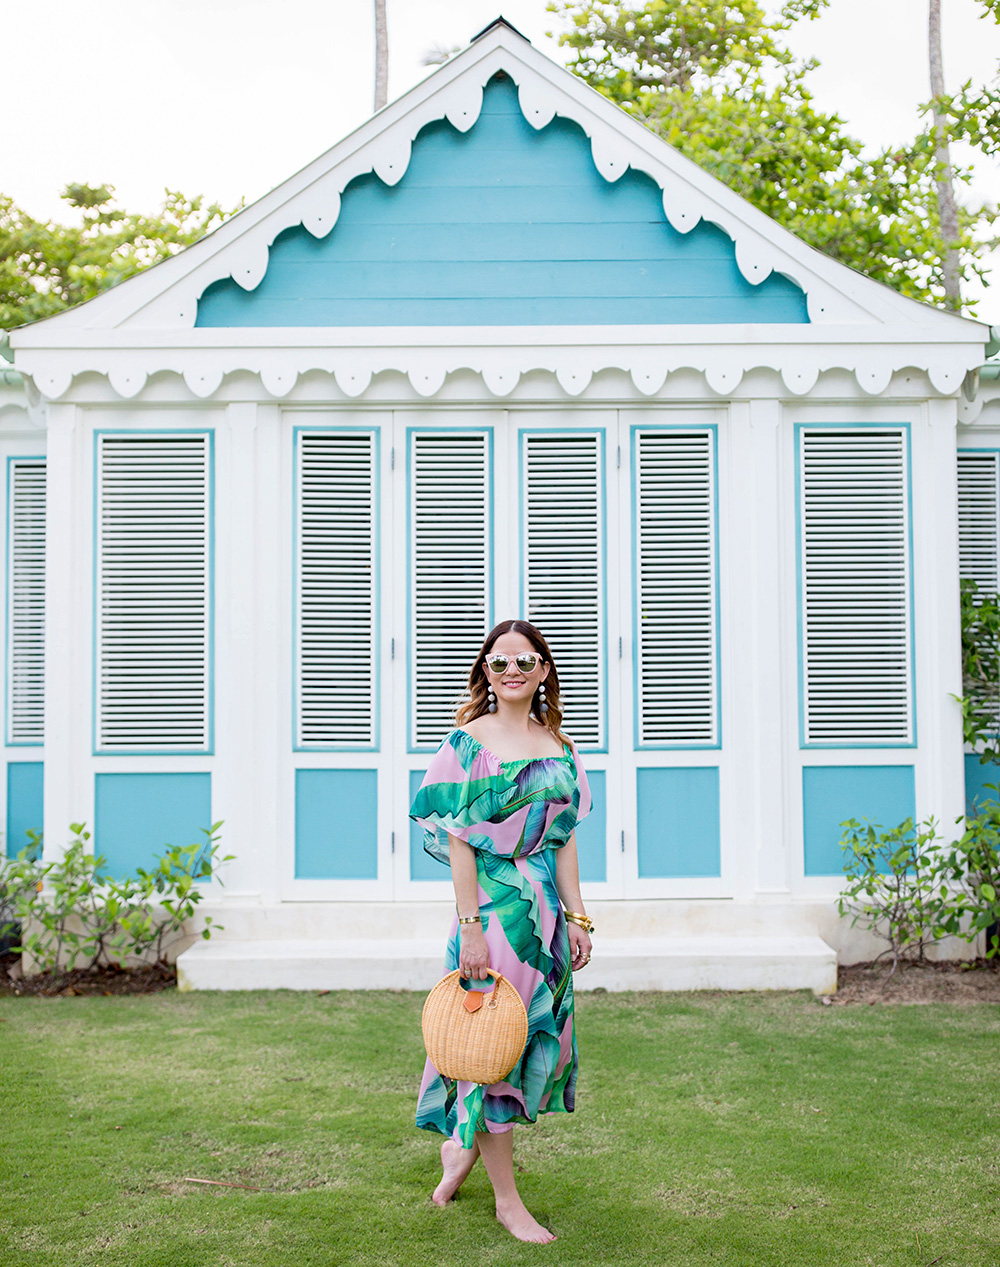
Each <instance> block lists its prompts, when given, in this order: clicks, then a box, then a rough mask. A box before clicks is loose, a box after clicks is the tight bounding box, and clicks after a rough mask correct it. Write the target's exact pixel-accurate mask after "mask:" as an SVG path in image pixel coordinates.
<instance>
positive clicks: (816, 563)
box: [800, 428, 912, 744]
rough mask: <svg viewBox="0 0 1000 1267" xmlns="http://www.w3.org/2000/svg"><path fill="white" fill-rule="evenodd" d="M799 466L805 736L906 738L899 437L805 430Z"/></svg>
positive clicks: (904, 536)
mask: <svg viewBox="0 0 1000 1267" xmlns="http://www.w3.org/2000/svg"><path fill="white" fill-rule="evenodd" d="M800 464H801V469H800V480H801V490H802V493H801V534H802V535H801V565H802V608H801V622H802V623H801V628H802V656H803V686H804V695H805V698H804V701H803V706H804V738H805V742H806V743H822V744H836V743H875V744H878V743H906V742H909V740H910V738H911V720H910V719H911V711H912V710H911V685H910V580H909V544H908V542H909V526H908V523H907V473H906V437H905V433H904V432H903V431H902V430H875V429H871V430H869V429H866V430H863V431H862V430H858V431H852V430H850V429H849V428H843V429H830V430H820V429H815V430H813V429H804V430H803V432H802V442H801V448H800Z"/></svg>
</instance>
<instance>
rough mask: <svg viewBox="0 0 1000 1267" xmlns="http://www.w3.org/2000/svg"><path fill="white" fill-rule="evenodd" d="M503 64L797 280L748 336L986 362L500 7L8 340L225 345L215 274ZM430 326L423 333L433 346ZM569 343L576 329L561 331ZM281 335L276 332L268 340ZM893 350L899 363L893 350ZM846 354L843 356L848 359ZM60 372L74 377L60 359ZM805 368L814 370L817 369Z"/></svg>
mask: <svg viewBox="0 0 1000 1267" xmlns="http://www.w3.org/2000/svg"><path fill="white" fill-rule="evenodd" d="M500 72H504V73H506V75H508V76H509V77H510V79H511V80H513V82H514V84H515V85H516V88H517V100H518V104H519V106H520V110H521V112H522V113H523V115H524V118H525V119H526V120H527V122H528V123H529V124H530V125H531V127H532V128H534V129H536V130H539V129H542V128H544V127H545V126H546V125H547V124H549V123H550V122H551V121H552V120H553V118H555V116H556V115H559V116H561V117H563V118H565V119H569V120H571V121H573V122H574V123H576V124H578V125H579V127H581V128H582V129H583V131H584V132H585V133H586V135H587V137H588V138H589V140H590V150H591V156H592V159H593V162H594V165H595V167H596V169H597V171H598V172H599V173H600V175H601V176H602V177H603V178H604V179H605V180H606V181H608V182H615V181H617V180H619V179H620V178H621V177H622V176H623V175H624V174H625V172H626V171H628V170H629V169H632V170H633V171H638V172H642V173H645V174H646V175H647V176H649V177H651V178H652V180H653V181H655V182H656V184H657V185H658V186H659V187H660V189H661V191H662V199H663V209H664V213H665V215H666V218H667V220H668V221H669V223H670V225H672V226H673V228H674V229H675V230H677V231H678V232H679V233H681V234H686V233H689V232H690V231H691V230H692V229H694V228H695V226H697V225H698V224H700V223H701V222H702V221H705V222H707V223H709V224H712V225H715V226H717V227H718V228H719V229H721V230H722V231H723V232H724V233H725V234H727V235H728V236H729V238H730V239H731V240H732V242H733V244H734V249H735V259H736V263H737V265H738V268H739V271H740V272H741V273H742V275H743V277H744V278H746V279H747V281H748V282H750V283H751V284H752V285H758V284H759V283H761V282H763V281H764V280H765V279H766V278H768V277H769V276H770V275H771V274H772V272H778V273H780V274H782V275H784V276H785V277H787V278H789V279H791V281H793V282H794V283H795V284H796V285H798V286H799V287H801V289H802V291H803V292H804V293H805V295H806V300H807V306H808V316H809V324H807V325H804V326H796V327H786V326H775V325H771V326H769V327H767V328H766V329H762V330H757V328H756V327H755V326H753V325H751V326H740V327H739V331H740V335H739V337H740V339H742V341H743V343H744V344H746V343H755V344H760V343H770V344H773V343H774V342H775V341H777V340H778V339H779V338H780V337H783V334H782V332H784V334H787V335H788V337H789V338H791V339H792V340H793V341H794V342H796V343H806V344H810V343H811V344H817V343H819V342H821V341H827V342H829V341H831V340H832V341H833V342H834V343H837V344H847V343H854V344H857V343H858V341H859V340H863V341H866V342H870V341H872V340H874V341H875V342H880V341H883V342H884V341H886V340H888V341H891V342H894V343H899V344H902V343H905V344H910V345H912V344H922V343H925V344H937V345H940V344H964V345H967V346H968V347H969V348H970V349H971V350H970V353H969V356H968V359H969V362H970V367H971V365H973V364H975V363H977V362H978V360H980V359H981V344H982V343H983V342H985V339H986V337H987V332H986V330H985V327H983V326H981V325H979V324H978V323H976V322H973V321H970V320H968V319H965V318H960V317H956V316H954V315H953V314H950V313H945V312H942V311H939V310H936V309H934V308H931V307H930V306H928V305H925V304H920V303H917V302H915V301H913V300H910V299H906V298H905V297H903V296H901V295H899V294H898V293H896V292H895V291H893V290H891V289H890V288H889V287H887V286H884V285H882V284H880V283H878V282H874V281H872V280H870V279H869V278H866V277H864V276H863V275H861V274H860V273H857V272H855V271H853V270H851V269H849V268H847V267H846V266H844V265H842V264H839V263H837V262H836V261H834V260H831V259H830V258H829V257H827V256H825V255H823V254H822V253H821V252H820V251H817V250H815V249H814V248H812V247H810V246H808V245H806V244H805V243H803V242H801V241H800V240H799V239H798V238H796V237H795V235H794V234H792V233H790V232H789V231H787V230H785V229H783V228H782V227H781V226H780V225H778V224H777V223H776V222H774V221H773V220H771V219H770V218H769V217H768V216H766V215H764V214H763V213H762V212H760V211H758V210H757V209H756V208H755V207H753V206H752V205H751V204H750V203H748V202H747V201H746V200H745V199H743V198H741V197H740V196H739V195H738V194H736V193H734V192H733V191H732V190H730V189H729V188H728V187H727V186H726V185H724V184H723V183H722V182H721V181H719V180H717V179H716V178H715V177H713V176H711V175H710V174H709V173H708V172H706V171H704V170H703V169H702V168H700V167H699V166H698V165H697V164H695V163H694V162H692V161H691V160H690V159H687V158H685V157H684V156H683V155H681V154H679V153H678V152H677V151H676V150H675V149H673V148H672V147H671V146H670V145H668V144H667V143H666V142H665V141H663V140H662V139H660V138H659V137H657V136H656V135H655V134H654V133H653V132H651V131H650V130H649V129H648V128H646V127H645V126H644V125H643V124H642V123H640V122H638V121H637V120H635V119H633V118H632V117H630V116H629V115H628V114H626V113H625V111H623V110H621V109H620V108H619V107H618V106H616V105H614V104H613V103H612V102H610V101H609V100H608V99H607V98H605V97H604V96H602V95H601V94H600V93H598V92H597V91H595V90H594V89H593V88H591V87H590V86H589V85H588V84H586V83H584V82H583V80H581V79H580V78H578V77H577V76H575V75H573V74H572V73H571V72H569V71H568V70H566V69H565V68H564V67H561V66H558V65H556V64H555V63H554V62H552V61H551V60H550V59H549V58H548V57H546V56H545V55H544V54H542V53H540V52H539V51H538V50H537V49H536V48H534V47H533V46H532V45H531V44H530V42H528V41H527V40H526V39H525V37H524V36H522V35H521V34H520V33H519V32H517V31H516V30H515V28H513V27H512V26H511V25H510V23H508V22H506V21H505V20H504V19H503V18H498V19H496V20H495V21H494V22H493V23H491V24H490V26H488V27H487V28H486V29H485V30H484V31H483V32H482V33H481V34H480V35H479V36H478V37H476V38H475V39H474V40H473V42H472V43H471V44H470V45H469V47H468V48H466V49H465V50H464V51H463V52H461V53H459V54H457V55H456V56H455V57H454V58H452V59H451V60H450V61H448V62H446V63H445V64H444V65H443V66H441V67H439V68H438V69H437V70H436V71H434V72H433V73H432V74H430V75H429V76H428V77H427V78H426V79H425V80H423V81H422V82H421V83H419V84H417V85H416V86H415V87H414V88H412V89H411V90H410V91H409V92H407V93H406V94H404V96H402V97H400V98H398V99H397V100H396V101H393V102H391V103H390V104H389V105H387V106H385V107H384V108H383V109H382V110H380V111H379V112H378V113H377V114H376V115H374V116H373V117H372V118H371V119H369V120H367V121H366V122H365V123H364V124H362V126H361V127H359V128H358V129H356V130H355V131H354V132H352V133H351V134H350V135H348V136H347V137H345V138H344V140H342V141H340V142H339V143H338V144H337V145H335V146H333V147H332V148H331V149H330V150H328V151H327V152H326V153H325V154H323V155H321V156H320V157H319V158H317V159H316V160H314V161H313V162H312V163H310V164H309V165H308V166H306V167H304V168H303V169H302V170H301V171H299V172H297V173H295V175H293V176H291V177H290V178H289V179H288V180H286V181H284V182H283V183H282V184H281V185H279V186H277V187H276V188H275V189H273V190H272V191H271V192H270V193H268V194H266V195H265V196H264V197H263V198H261V199H259V200H258V201H257V202H255V203H253V204H252V205H251V206H249V207H246V208H244V209H243V210H242V211H240V212H239V213H238V214H237V215H235V216H233V217H232V218H231V219H230V220H228V221H227V222H226V223H225V224H223V225H222V226H221V227H220V228H218V229H216V230H215V231H214V232H213V233H211V234H210V235H209V236H207V237H205V238H203V239H202V240H201V241H200V242H198V243H196V244H195V245H194V246H191V247H189V248H188V249H186V250H185V251H182V252H181V253H180V254H178V255H175V256H172V257H170V258H169V259H166V260H164V261H162V262H161V263H160V264H158V265H156V266H155V267H153V268H150V269H147V270H146V271H144V272H142V273H139V274H137V275H136V276H134V277H132V278H130V279H129V280H128V281H126V282H123V283H122V284H120V285H119V286H116V287H114V288H113V289H111V290H109V291H106V292H104V293H102V294H101V295H99V296H97V297H96V298H95V299H93V300H91V301H90V302H89V303H86V304H81V305H79V306H78V307H76V308H73V309H70V310H68V311H67V312H64V313H60V314H58V315H57V316H55V317H52V318H49V319H48V320H46V321H43V322H38V323H35V324H34V325H32V326H30V327H23V328H22V329H20V330H19V331H17V332H15V334H14V335H13V338H12V346H14V347H15V348H17V349H20V350H23V352H27V351H28V349H42V348H51V349H57V348H70V347H73V348H76V349H79V350H82V349H84V348H90V349H98V348H109V347H116V348H123V347H127V346H131V347H137V348H138V347H140V346H141V347H143V348H146V349H149V348H151V347H153V346H158V347H164V346H170V347H174V348H176V347H180V346H184V347H187V348H191V347H195V346H198V347H204V348H206V349H208V348H212V347H219V346H222V342H223V340H224V333H225V332H223V331H222V330H218V329H215V330H204V329H198V330H195V329H194V328H193V327H194V325H195V321H196V318H197V308H198V300H199V297H200V296H201V295H202V294H203V293H204V292H205V290H206V289H207V288H208V287H209V286H210V285H212V283H215V282H219V281H220V280H223V279H226V278H230V277H231V278H232V279H233V280H234V281H235V282H236V283H237V284H238V285H239V286H241V287H242V288H243V289H244V290H247V291H249V290H253V289H254V288H256V287H257V286H258V285H259V284H260V282H261V280H262V279H263V277H264V275H265V272H266V271H267V267H268V262H269V258H270V247H271V244H272V243H273V242H274V239H275V238H276V237H277V236H278V235H279V234H280V233H282V232H283V231H285V230H287V229H290V228H292V227H294V226H298V225H302V226H303V227H304V228H305V229H306V230H308V232H309V233H310V234H312V235H313V236H314V237H315V238H323V237H325V236H326V235H327V234H329V233H330V231H331V230H332V229H333V228H334V226H335V224H336V222H337V219H338V216H339V213H340V202H341V195H342V193H343V191H344V189H345V188H346V186H347V185H348V184H349V183H350V182H351V181H352V180H354V179H355V178H357V177H360V176H364V175H367V174H368V173H371V172H374V173H375V175H376V176H377V177H378V178H379V179H380V180H381V181H382V182H384V183H385V184H386V185H389V186H393V185H396V184H397V183H398V182H399V181H400V180H401V179H402V177H403V175H404V174H405V172H406V170H407V167H408V165H409V162H410V155H411V148H412V145H413V142H414V139H415V138H416V137H417V134H418V133H419V132H420V131H421V129H422V128H424V127H426V126H427V125H428V124H430V123H433V122H436V121H438V120H442V119H447V120H448V122H449V123H450V124H451V125H452V126H453V127H454V128H456V129H457V130H458V131H459V132H467V131H468V130H469V129H470V128H472V127H473V126H474V124H475V123H476V121H477V119H478V117H479V114H480V110H481V108H482V103H483V96H484V89H485V87H486V85H487V83H488V82H489V81H490V79H492V78H493V77H494V76H496V75H497V74H498V73H500ZM859 327H860V329H859ZM483 329H484V328H482V327H472V328H463V329H461V335H459V334H458V331H457V330H456V328H453V327H444V326H442V327H438V328H437V330H436V331H435V332H434V337H433V338H432V339H431V340H430V342H432V343H435V344H442V345H444V344H449V345H450V346H451V347H454V346H455V345H456V343H462V342H465V343H467V344H477V343H478V342H482V339H478V338H477V337H476V334H475V331H477V330H483ZM503 329H507V330H508V331H510V332H511V338H513V327H493V328H492V334H491V339H492V341H493V342H499V343H503V342H504V338H503V337H499V339H498V338H497V331H498V330H503ZM553 329H555V328H553ZM587 329H591V328H590V327H588V328H587ZM595 329H596V328H595ZM736 329H737V328H736V327H729V331H730V335H729V339H728V340H727V339H726V337H725V328H720V327H706V326H699V327H697V328H696V329H694V330H692V328H691V327H687V326H660V327H654V328H649V327H611V326H607V327H603V328H602V332H603V335H604V336H605V340H604V341H606V339H607V338H610V339H611V341H612V342H623V343H624V342H631V343H635V342H636V340H638V341H639V342H642V343H644V344H655V346H657V347H661V348H662V347H664V346H665V345H670V344H698V345H699V346H702V345H704V344H706V343H709V344H711V343H718V342H725V341H730V342H731V341H733V340H734V339H735V337H736V335H735V331H736ZM404 330H406V331H410V333H411V334H413V335H416V329H415V328H414V327H404V328H398V329H397V330H396V332H395V334H394V335H392V336H391V337H390V336H389V335H388V334H387V332H386V331H382V334H383V335H384V336H385V337H384V338H382V339H376V340H375V341H376V342H379V341H381V342H386V341H387V340H388V341H390V342H394V343H398V342H399V341H400V338H401V336H402V334H403V332H404ZM629 331H631V333H629ZM654 331H655V338H654V337H653V335H654ZM296 332H298V334H299V337H298V338H297V339H296V338H295V337H294V336H295V334H296ZM423 333H425V332H421V334H420V335H419V336H418V337H416V339H415V341H416V342H418V343H421V344H423V343H425V342H426V340H425V339H424V338H423ZM260 335H261V332H260V331H259V330H258V331H257V333H256V336H255V335H254V331H253V328H250V329H243V330H238V331H235V332H230V336H229V337H228V339H227V340H226V345H227V346H235V345H239V346H241V347H242V346H246V345H248V344H249V343H250V342H254V340H256V343H257V345H258V346H263V341H262V339H261V337H260ZM282 335H283V337H282V339H281V340H279V342H280V343H282V344H283V345H284V344H287V345H288V346H291V345H292V344H293V343H297V344H298V345H299V346H301V345H303V344H319V343H321V342H323V343H324V344H325V346H326V347H330V346H331V344H332V343H333V342H346V343H353V344H355V345H356V344H357V343H358V341H359V339H360V337H361V335H362V331H361V330H359V329H357V328H355V329H354V330H353V331H349V332H344V331H337V332H326V334H325V338H324V333H323V332H320V331H309V332H308V333H306V332H303V331H302V330H301V328H299V327H290V328H288V329H287V330H285V331H283V332H282ZM331 335H332V337H331ZM539 335H540V328H539V327H535V328H534V329H533V331H532V339H533V343H537V342H538V336H539ZM572 339H573V341H574V342H576V343H577V344H578V345H579V343H580V342H581V327H579V326H577V327H575V328H574V330H573V336H572ZM569 341H570V340H569V338H568V337H567V339H565V340H557V342H569ZM582 341H583V342H584V343H586V342H587V340H586V339H583V340H582ZM411 342H412V340H411ZM591 342H593V340H591ZM273 344H274V340H273V339H272V340H271V341H270V344H269V346H270V345H273ZM900 355H902V352H901V351H900ZM894 359H895V360H896V361H897V362H899V355H897V356H896V357H895V358H894ZM923 359H924V360H926V357H925V358H923ZM22 360H23V355H21V356H19V357H18V362H19V364H20V363H22ZM614 363H619V362H614ZM687 363H689V364H690V363H691V361H690V360H689V361H688V362H687ZM758 363H761V362H760V360H759V358H758ZM764 363H767V362H764ZM771 363H773V361H772V362H771ZM838 363H840V364H845V361H844V360H843V358H842V359H841V360H840V361H839V362H838ZM900 363H901V364H903V365H921V364H923V361H922V360H921V358H920V357H916V358H911V359H909V360H906V359H903V360H902V361H901V362H900ZM25 364H27V362H25ZM247 367H249V363H247ZM95 368H96V366H95ZM164 368H166V365H164ZM598 368H599V367H598ZM743 368H746V366H744V367H743ZM819 368H824V364H819ZM928 368H929V367H928ZM29 372H30V371H29ZM74 372H80V371H79V369H76V370H74ZM817 372H818V369H817ZM955 372H956V371H954V370H949V372H948V374H947V376H946V378H947V382H948V390H953V389H954V388H955V387H957V385H958V384H957V383H955V382H953V381H952V380H953V379H954V375H955ZM61 377H65V371H64V372H63V374H62V375H61ZM213 377H214V376H213ZM876 377H877V378H878V379H879V380H880V381H881V380H882V379H883V378H884V374H883V373H881V372H880V373H879V374H878V375H877V376H876ZM144 378H145V375H143V379H144ZM806 378H807V379H811V380H812V381H813V382H814V381H815V375H814V374H813V373H812V372H811V371H808V372H807V374H806ZM737 381H738V375H737ZM887 381H888V380H887V379H885V382H887ZM939 381H940V383H941V385H942V386H943V385H944V383H945V381H946V380H945V376H944V372H943V370H942V371H941V373H940V374H939ZM959 381H960V378H959ZM884 385H885V383H884V382H883V384H882V386H883V387H884ZM54 386H55V384H54V383H53V387H54ZM881 389H882V388H881V387H880V388H879V389H878V390H881ZM868 390H872V387H871V386H869V387H868ZM128 394H131V392H129V393H128ZM199 394H200V393H199Z"/></svg>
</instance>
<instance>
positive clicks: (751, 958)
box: [177, 935, 837, 994]
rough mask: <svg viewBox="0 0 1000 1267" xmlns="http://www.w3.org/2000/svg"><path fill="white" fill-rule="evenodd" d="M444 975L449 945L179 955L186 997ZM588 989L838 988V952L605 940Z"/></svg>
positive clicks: (263, 945) (702, 941)
mask: <svg viewBox="0 0 1000 1267" xmlns="http://www.w3.org/2000/svg"><path fill="white" fill-rule="evenodd" d="M443 970H444V967H443V945H442V939H441V938H434V939H429V938H426V939H423V938H422V939H396V940H393V941H375V940H374V939H366V938H352V939H350V940H342V941H336V940H333V941H331V940H324V939H308V940H306V939H301V938H299V939H296V938H280V939H278V938H268V939H254V940H238V939H235V938H232V939H230V938H224V937H222V936H221V935H218V936H216V937H213V938H212V939H211V941H198V942H195V944H194V945H193V946H191V947H190V948H189V949H187V950H185V951H184V952H183V953H182V954H181V955H179V956H178V958H177V977H178V985H179V988H180V989H182V990H280V989H285V990H429V989H430V988H431V986H432V985H433V984H434V983H435V981H437V980H439V979H440V977H441V974H442V972H443ZM574 982H575V985H576V988H577V989H579V990H594V989H605V990H616V991H617V990H712V989H714V990H812V991H814V992H815V993H816V994H829V993H832V992H833V991H834V990H836V988H837V955H836V952H835V951H834V950H831V948H830V947H829V946H828V945H827V944H826V942H824V941H823V940H822V938H820V937H816V936H807V935H799V936H778V937H766V936H738V937H720V936H714V935H713V936H711V937H705V936H701V937H635V938H615V937H607V938H600V939H598V938H595V945H594V958H593V960H592V961H591V963H590V965H589V966H588V967H587V968H586V969H584V970H583V971H582V972H579V973H577V974H576V977H575V978H574Z"/></svg>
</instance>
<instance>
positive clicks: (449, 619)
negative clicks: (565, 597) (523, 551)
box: [410, 431, 490, 748]
mask: <svg viewBox="0 0 1000 1267" xmlns="http://www.w3.org/2000/svg"><path fill="white" fill-rule="evenodd" d="M489 458H490V452H489V440H488V437H487V435H486V434H485V433H484V432H482V431H475V432H461V431H454V432H448V433H447V434H444V433H428V432H422V431H414V432H412V433H411V450H410V479H411V484H410V515H411V519H410V549H411V552H412V558H411V560H410V576H411V585H412V591H411V628H412V644H411V657H412V660H411V669H412V671H411V674H410V682H411V700H410V716H411V726H410V742H411V746H412V747H414V748H423V747H431V746H435V745H437V744H438V743H440V741H441V739H442V737H443V736H444V735H445V734H446V733H447V731H448V730H450V729H451V727H452V726H453V725H454V711H455V704H456V702H457V700H458V699H459V697H460V696H461V694H462V692H463V690H464V689H465V686H466V683H467V678H468V672H469V667H470V665H471V664H472V662H473V661H474V660H475V658H476V654H477V652H478V651H479V648H480V646H481V645H482V641H483V638H484V637H485V636H486V633H487V632H488V628H489V619H490V567H489V557H490V472H489Z"/></svg>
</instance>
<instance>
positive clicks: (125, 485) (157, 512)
mask: <svg viewBox="0 0 1000 1267" xmlns="http://www.w3.org/2000/svg"><path fill="white" fill-rule="evenodd" d="M97 480H98V487H97V507H98V511H97V595H96V604H97V718H96V729H97V744H98V747H99V748H100V749H150V748H152V749H167V750H174V749H176V750H182V749H189V750H190V749H205V748H207V747H208V744H209V637H210V630H209V615H210V592H209V586H210V575H209V567H210V558H209V553H210V542H209V531H210V526H209V500H210V499H209V482H210V458H209V437H208V436H207V435H206V434H204V433H202V434H188V433H184V434H177V433H173V434H171V433H167V434H163V435H152V434H148V433H144V434H137V435H107V434H105V435H101V436H99V437H98V462H97Z"/></svg>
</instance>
